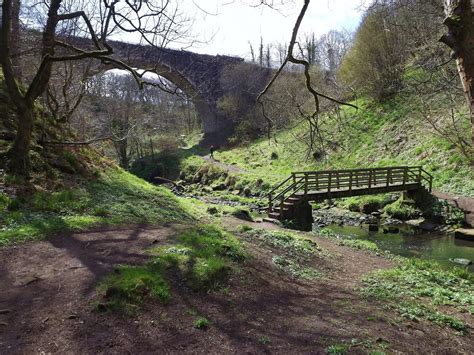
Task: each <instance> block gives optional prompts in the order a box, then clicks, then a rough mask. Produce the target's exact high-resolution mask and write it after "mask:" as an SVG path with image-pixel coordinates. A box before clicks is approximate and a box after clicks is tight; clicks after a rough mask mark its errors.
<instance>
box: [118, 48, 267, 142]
mask: <svg viewBox="0 0 474 355" xmlns="http://www.w3.org/2000/svg"><path fill="white" fill-rule="evenodd" d="M110 44H111V45H112V47H113V48H114V57H116V58H117V59H120V60H122V61H124V62H125V63H127V64H128V65H130V66H131V67H134V68H143V69H145V68H153V69H154V72H156V73H157V74H158V75H160V76H162V77H163V78H165V79H167V80H169V81H170V82H172V83H173V84H175V85H176V86H177V87H178V88H179V89H181V90H182V91H183V92H184V93H185V94H186V95H187V96H188V97H189V98H190V99H191V101H192V102H193V104H194V106H195V108H196V111H197V113H198V115H199V117H200V118H201V120H202V123H203V131H204V142H208V143H210V142H217V143H219V142H222V141H223V139H225V138H226V137H228V136H229V135H230V134H231V133H232V132H233V129H234V126H235V123H234V120H233V119H232V117H227V116H226V115H225V113H223V112H222V111H221V110H219V108H218V106H217V102H218V100H219V98H221V97H223V96H225V95H226V93H227V92H228V91H229V87H231V86H232V85H231V83H227V84H226V85H222V83H223V80H225V79H224V78H223V73H224V69H226V68H227V70H232V66H235V65H238V64H240V63H244V60H243V59H242V58H239V57H231V56H223V55H215V56H214V55H207V54H198V53H193V52H190V51H184V50H174V49H167V48H156V47H152V46H143V45H137V44H130V43H124V42H117V41H114V42H110ZM248 65H251V64H248ZM254 70H258V71H259V72H260V74H262V73H263V75H256V76H253V77H249V78H248V80H260V81H261V82H260V83H256V84H257V85H256V86H257V87H262V88H263V87H264V85H265V83H266V80H264V79H266V77H267V76H268V74H269V73H270V70H268V69H265V68H261V67H257V66H255V68H254Z"/></svg>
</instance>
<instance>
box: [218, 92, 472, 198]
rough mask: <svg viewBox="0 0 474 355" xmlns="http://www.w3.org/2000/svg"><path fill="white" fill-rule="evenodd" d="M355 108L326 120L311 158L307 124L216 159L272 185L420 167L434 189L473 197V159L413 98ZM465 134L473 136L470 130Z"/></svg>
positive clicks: (363, 102) (446, 120)
mask: <svg viewBox="0 0 474 355" xmlns="http://www.w3.org/2000/svg"><path fill="white" fill-rule="evenodd" d="M356 103H357V105H358V106H359V110H358V111H357V112H356V111H355V110H353V109H343V110H342V112H341V114H340V115H339V116H338V117H331V116H322V118H321V120H322V121H323V122H325V123H324V124H323V127H325V129H326V139H327V140H328V142H327V143H326V145H325V150H321V151H318V152H316V153H315V154H309V153H308V150H307V146H306V144H305V143H304V142H305V140H306V130H307V128H306V126H305V125H304V123H303V124H300V125H298V126H296V127H294V128H291V129H287V130H283V131H280V132H277V134H276V141H275V140H267V139H260V140H258V141H255V142H252V143H249V144H245V145H242V146H240V147H237V148H233V149H229V150H225V151H220V152H218V153H217V155H216V156H217V159H219V160H221V161H222V162H224V163H227V164H235V165H238V166H239V167H241V168H243V169H246V170H248V171H249V172H250V173H251V175H252V176H255V177H260V178H263V179H264V180H266V181H269V182H272V183H275V182H276V181H278V180H280V179H282V178H284V177H286V176H287V175H288V174H289V173H290V172H291V171H298V170H312V169H317V170H320V169H336V168H353V167H374V166H390V165H392V166H393V165H422V166H423V167H424V168H425V169H426V170H427V171H429V172H430V173H432V174H433V176H434V188H435V189H437V190H440V191H443V192H450V193H456V194H460V195H464V196H471V197H472V196H474V175H473V170H472V167H471V166H470V163H469V160H468V159H467V158H466V157H465V156H464V155H463V154H462V153H461V152H460V151H459V149H457V147H456V146H455V144H453V143H452V142H450V140H449V139H447V137H444V136H443V135H441V134H439V133H436V132H434V131H433V129H432V128H431V127H430V125H429V124H428V123H427V121H426V119H425V118H424V117H423V115H422V113H421V112H420V110H419V108H418V107H417V106H416V105H415V104H413V103H412V102H411V101H410V98H403V97H398V98H395V99H392V100H391V101H389V102H386V103H384V104H380V103H375V102H370V101H366V100H358V102H356ZM442 104H443V103H442V102H441V103H440V105H442ZM442 112H444V114H446V117H445V118H442V119H441V122H444V123H442V124H441V126H443V125H444V126H449V117H448V116H449V107H448V106H446V107H445V110H444V111H442ZM466 123H467V124H468V123H469V122H467V121H466ZM462 129H464V132H469V127H468V126H466V127H463V128H462Z"/></svg>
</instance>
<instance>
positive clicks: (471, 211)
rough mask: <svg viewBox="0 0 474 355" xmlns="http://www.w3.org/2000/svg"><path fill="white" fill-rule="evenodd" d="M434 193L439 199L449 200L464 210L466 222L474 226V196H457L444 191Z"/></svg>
mask: <svg viewBox="0 0 474 355" xmlns="http://www.w3.org/2000/svg"><path fill="white" fill-rule="evenodd" d="M433 195H434V196H436V197H437V198H439V199H442V200H446V201H448V202H449V203H450V204H451V205H453V206H455V207H457V208H459V209H461V210H463V211H464V213H465V216H466V223H467V224H469V225H470V226H471V227H474V198H472V197H465V196H456V195H451V194H447V193H444V192H438V191H433Z"/></svg>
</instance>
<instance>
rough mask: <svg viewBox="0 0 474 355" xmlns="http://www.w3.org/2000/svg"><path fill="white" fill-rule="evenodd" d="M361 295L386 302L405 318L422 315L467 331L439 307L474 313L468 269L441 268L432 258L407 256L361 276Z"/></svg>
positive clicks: (473, 278) (473, 288)
mask: <svg viewBox="0 0 474 355" xmlns="http://www.w3.org/2000/svg"><path fill="white" fill-rule="evenodd" d="M363 282H364V285H365V286H364V288H363V290H362V292H363V294H364V295H365V296H367V297H371V298H375V299H378V300H382V301H384V302H387V303H388V304H389V305H391V307H393V308H395V309H396V310H397V311H398V312H399V313H400V314H401V315H402V316H404V317H406V318H408V319H414V320H416V319H420V318H424V319H427V320H429V321H432V322H435V323H437V324H440V325H445V326H448V327H451V328H453V329H455V330H458V331H461V332H466V331H467V328H466V325H465V324H463V323H462V322H461V321H460V320H458V319H456V317H454V316H451V315H447V314H444V313H443V312H440V311H439V310H438V306H440V305H442V306H450V307H452V308H453V309H454V310H457V311H459V312H469V313H471V314H474V276H473V275H472V274H470V273H469V272H468V271H467V270H464V269H461V268H454V269H452V270H444V269H442V268H441V267H440V266H439V265H438V264H436V263H435V262H431V261H424V260H418V259H409V260H405V261H402V262H401V264H400V265H399V266H397V267H395V268H392V269H388V270H379V271H376V272H374V273H371V274H369V275H367V276H366V277H365V278H364V279H363Z"/></svg>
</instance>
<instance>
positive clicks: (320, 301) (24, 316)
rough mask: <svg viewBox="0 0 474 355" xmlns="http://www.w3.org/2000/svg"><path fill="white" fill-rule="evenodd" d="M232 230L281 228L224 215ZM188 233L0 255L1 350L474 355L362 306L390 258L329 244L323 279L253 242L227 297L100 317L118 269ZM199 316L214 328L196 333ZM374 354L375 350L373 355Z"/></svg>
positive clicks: (467, 346)
mask: <svg viewBox="0 0 474 355" xmlns="http://www.w3.org/2000/svg"><path fill="white" fill-rule="evenodd" d="M223 224H224V225H225V226H226V227H227V228H230V229H236V228H238V226H240V225H241V224H251V225H252V226H254V227H259V228H262V227H265V228H272V229H275V228H278V227H277V226H275V225H273V224H269V223H259V224H256V223H250V222H243V221H240V220H236V219H234V218H226V219H224V220H223ZM178 228H181V226H169V227H163V228H155V229H144V228H135V229H127V230H117V231H108V232H94V233H80V234H73V235H70V236H61V237H56V238H52V239H50V240H48V241H42V242H35V243H28V244H24V245H21V246H17V247H9V248H4V249H0V285H1V289H0V353H1V354H10V353H22V354H24V353H42V352H44V353H61V354H63V353H70V354H74V353H85V354H86V353H91V354H92V353H94V354H95V353H134V354H139V353H158V352H161V353H183V352H186V353H216V354H217V353H270V352H272V353H282V354H287V353H323V352H324V349H326V348H327V347H328V346H329V345H334V344H340V343H343V342H344V343H351V342H352V344H353V346H352V347H351V352H354V353H366V352H367V349H368V346H371V347H372V348H373V349H379V348H380V347H381V346H382V345H384V344H387V346H388V352H395V351H403V352H409V353H417V354H419V353H428V352H436V353H473V351H474V343H473V342H474V340H473V339H472V338H469V336H467V337H460V336H457V335H455V334H454V332H453V331H452V330H449V329H446V328H441V327H438V326H436V325H433V324H431V323H426V322H420V323H415V322H411V321H406V320H401V319H400V317H399V316H397V315H395V314H392V313H391V312H390V311H387V310H384V309H383V305H381V304H376V303H369V302H367V300H365V299H363V298H362V297H361V296H360V294H359V292H358V288H359V287H360V285H361V284H360V280H361V277H362V276H363V275H365V274H366V273H367V272H369V271H372V270H376V269H380V268H386V267H390V266H392V263H391V262H390V261H388V260H387V259H385V258H382V257H379V256H376V255H369V254H366V253H365V252H363V251H358V250H355V249H350V248H347V247H342V246H338V245H336V244H334V243H333V242H332V241H329V240H325V239H319V238H317V239H316V240H317V242H318V243H319V244H320V245H321V246H322V247H323V248H324V249H325V250H326V252H327V255H326V256H324V257H323V256H321V257H317V258H316V259H315V260H314V265H313V267H314V268H316V269H317V270H319V271H320V272H321V273H322V275H323V277H321V278H318V279H316V280H312V281H301V280H295V279H293V278H291V277H290V276H288V275H286V274H284V273H283V272H281V271H279V270H278V269H277V268H276V267H275V265H274V264H273V263H272V257H274V256H275V250H273V249H271V248H269V247H266V246H265V245H262V244H261V243H260V242H258V241H255V240H249V239H243V242H244V243H245V244H246V248H247V250H248V251H249V252H250V253H251V254H252V257H251V258H250V259H249V260H248V261H247V262H246V263H245V264H244V265H243V266H242V267H241V269H240V271H239V272H238V273H236V274H235V275H234V276H233V278H232V279H231V281H230V285H229V287H228V288H225V289H223V290H222V291H219V292H211V293H209V294H199V293H194V292H191V291H189V290H187V289H185V288H184V287H183V286H182V285H179V284H176V285H174V286H173V298H172V301H171V302H170V303H169V304H168V305H166V306H164V305H161V304H159V303H152V304H148V305H146V306H145V309H144V311H143V312H142V313H140V314H138V315H136V316H134V317H131V318H127V317H124V316H119V315H115V314H109V313H98V312H96V311H95V307H94V302H96V301H97V295H96V291H95V286H96V284H97V282H98V280H100V279H101V278H102V277H103V276H104V275H105V274H106V273H108V272H111V271H113V269H114V266H115V265H117V264H121V263H124V264H141V263H143V262H145V261H146V260H147V255H146V248H147V247H149V246H152V245H153V246H156V245H159V244H161V243H165V242H166V241H167V240H168V239H170V238H171V239H172V238H173V236H174V235H175V233H176V230H177V229H178ZM198 315H202V316H205V317H206V318H208V319H209V320H210V321H211V325H210V327H209V329H208V330H206V331H203V330H197V329H195V328H194V327H193V322H194V320H195V319H196V317H197V316H198ZM369 349H370V348H369Z"/></svg>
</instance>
